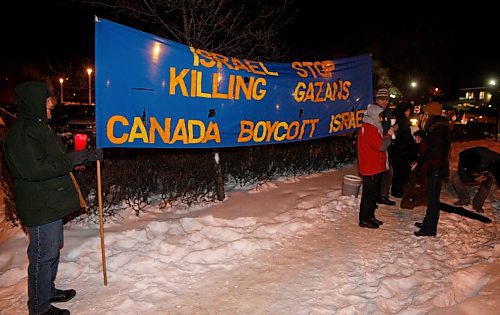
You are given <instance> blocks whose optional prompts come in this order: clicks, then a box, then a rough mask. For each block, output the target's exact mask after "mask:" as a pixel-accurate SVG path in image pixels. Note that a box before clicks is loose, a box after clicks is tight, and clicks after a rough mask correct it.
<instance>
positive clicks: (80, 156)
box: [68, 150, 88, 166]
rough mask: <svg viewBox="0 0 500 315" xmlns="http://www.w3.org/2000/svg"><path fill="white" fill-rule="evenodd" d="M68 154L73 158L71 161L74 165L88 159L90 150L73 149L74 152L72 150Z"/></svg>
mask: <svg viewBox="0 0 500 315" xmlns="http://www.w3.org/2000/svg"><path fill="white" fill-rule="evenodd" d="M68 154H69V157H70V159H71V163H73V166H75V165H81V164H83V163H85V162H86V161H87V160H88V151H87V150H81V151H73V152H70V153H68Z"/></svg>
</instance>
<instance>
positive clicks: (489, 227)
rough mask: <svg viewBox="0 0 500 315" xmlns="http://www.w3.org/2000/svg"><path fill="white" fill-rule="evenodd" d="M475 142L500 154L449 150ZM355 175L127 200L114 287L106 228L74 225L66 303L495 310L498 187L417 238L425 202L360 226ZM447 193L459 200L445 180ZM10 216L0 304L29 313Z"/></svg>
mask: <svg viewBox="0 0 500 315" xmlns="http://www.w3.org/2000/svg"><path fill="white" fill-rule="evenodd" d="M474 145H484V146H488V147H490V148H492V149H494V150H496V151H499V152H500V145H499V144H497V143H496V142H494V141H480V142H474V143H461V144H454V147H453V149H454V153H453V155H452V156H453V157H455V158H456V152H457V151H459V150H461V149H463V148H465V147H468V146H474ZM454 162H455V165H456V160H455V161H454ZM356 173H357V169H356V167H355V165H347V166H345V167H343V168H340V169H338V170H332V171H329V172H325V173H321V174H316V175H311V176H304V177H300V178H287V179H282V180H279V181H276V182H272V183H267V184H264V185H261V186H259V187H244V188H236V187H227V188H228V192H227V195H228V197H227V198H226V200H224V201H223V202H219V203H215V204H206V205H202V206H197V207H193V208H185V207H182V206H174V207H173V208H170V209H167V210H160V209H159V208H158V207H157V206H155V205H152V206H150V207H149V208H148V209H147V210H148V211H147V213H144V214H142V215H141V216H140V217H136V216H135V215H134V214H133V213H134V212H133V211H132V210H130V211H128V212H127V213H126V214H125V216H126V217H125V218H123V219H120V220H119V219H118V218H117V219H116V221H115V222H110V223H108V224H106V226H105V243H106V254H107V273H108V285H107V286H104V285H103V276H102V269H101V250H100V239H99V227H98V226H96V225H94V224H86V225H82V224H68V225H66V226H65V246H64V248H63V250H62V258H61V264H60V267H59V274H58V279H57V283H58V287H60V288H74V289H76V290H77V296H76V297H75V298H74V299H73V300H71V301H70V302H67V303H62V304H59V305H58V306H59V307H62V308H67V309H69V310H70V311H71V312H72V313H73V314H427V313H431V314H498V309H499V306H500V305H499V300H500V259H499V258H500V243H499V227H500V225H499V220H500V210H498V209H497V208H495V207H498V206H497V203H496V202H495V200H496V198H497V196H491V197H490V199H489V200H488V201H487V202H486V204H485V213H484V215H485V216H487V217H489V218H491V219H492V220H493V222H492V223H489V224H485V223H481V222H479V221H476V220H472V219H468V218H465V217H462V216H459V215H456V214H450V213H445V212H441V219H440V222H439V226H438V236H437V237H435V238H417V237H415V236H414V235H413V232H414V231H415V230H416V228H415V227H414V226H413V224H414V222H416V221H421V219H422V218H423V216H424V213H425V208H424V207H418V208H415V209H413V210H403V209H399V207H398V206H397V205H396V206H379V209H378V210H377V217H378V218H379V219H381V220H382V221H384V225H382V226H381V228H380V229H378V230H370V229H362V228H359V227H358V225H357V223H358V221H357V218H358V208H359V201H360V200H359V199H357V198H354V197H348V196H341V184H342V177H343V175H344V174H356ZM441 200H442V201H443V202H446V203H452V202H453V201H455V197H454V196H453V193H452V188H451V187H450V186H445V187H444V188H443V193H442V198H441ZM398 204H399V202H398ZM499 208H500V207H499ZM0 212H2V211H1V210H0ZM2 220H3V221H2ZM4 220H5V219H4V217H3V215H2V213H0V233H1V234H0V314H5V315H7V314H27V308H26V301H27V277H26V268H27V264H28V261H27V257H26V248H27V244H28V241H27V238H26V236H25V235H24V234H23V233H22V232H21V231H20V230H18V229H11V228H8V227H7V226H6V224H5V222H4Z"/></svg>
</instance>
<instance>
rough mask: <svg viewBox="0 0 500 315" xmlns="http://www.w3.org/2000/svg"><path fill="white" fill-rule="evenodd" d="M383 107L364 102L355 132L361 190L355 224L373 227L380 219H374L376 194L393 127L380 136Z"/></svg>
mask: <svg viewBox="0 0 500 315" xmlns="http://www.w3.org/2000/svg"><path fill="white" fill-rule="evenodd" d="M382 112H383V109H382V107H380V106H377V105H368V107H367V109H366V112H365V115H364V117H363V125H362V126H361V129H360V130H359V132H358V169H359V174H360V175H361V176H362V178H363V192H362V194H361V204H360V209H359V226H360V227H363V228H370V229H377V228H378V227H379V226H380V225H381V224H383V222H382V221H380V220H378V219H376V218H375V208H376V207H377V199H378V197H379V194H380V185H381V181H382V173H383V172H385V171H386V170H388V169H389V168H388V161H387V147H389V145H390V144H391V136H392V135H393V134H394V129H393V128H389V130H388V132H387V135H386V136H385V137H384V136H382V134H383V129H382V124H381V122H382Z"/></svg>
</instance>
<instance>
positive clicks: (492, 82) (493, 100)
mask: <svg viewBox="0 0 500 315" xmlns="http://www.w3.org/2000/svg"><path fill="white" fill-rule="evenodd" d="M488 85H489V86H490V91H491V99H490V102H491V103H490V105H491V106H496V107H497V108H496V109H497V123H496V127H495V141H498V132H499V131H500V127H499V126H498V125H499V124H500V100H499V99H498V98H499V97H500V94H499V93H498V91H497V90H496V89H495V86H496V85H497V81H496V80H495V79H491V80H490V81H489V82H488Z"/></svg>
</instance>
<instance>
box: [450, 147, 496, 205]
mask: <svg viewBox="0 0 500 315" xmlns="http://www.w3.org/2000/svg"><path fill="white" fill-rule="evenodd" d="M499 179H500V154H498V153H497V152H495V151H492V150H490V149H488V148H485V147H473V148H469V149H466V150H463V151H462V152H460V154H459V155H458V172H457V173H456V174H455V175H454V176H453V177H452V184H453V188H455V191H456V192H457V194H458V198H459V200H458V201H456V202H455V203H454V205H456V206H466V205H469V204H470V195H469V191H468V189H467V186H479V188H478V190H477V193H476V194H475V196H474V199H473V200H472V207H473V209H474V210H476V211H477V212H480V213H482V212H484V210H483V204H484V202H485V200H486V198H487V197H488V195H489V193H490V191H491V190H492V189H493V187H496V186H497V185H498V180H499ZM493 183H496V185H493Z"/></svg>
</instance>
